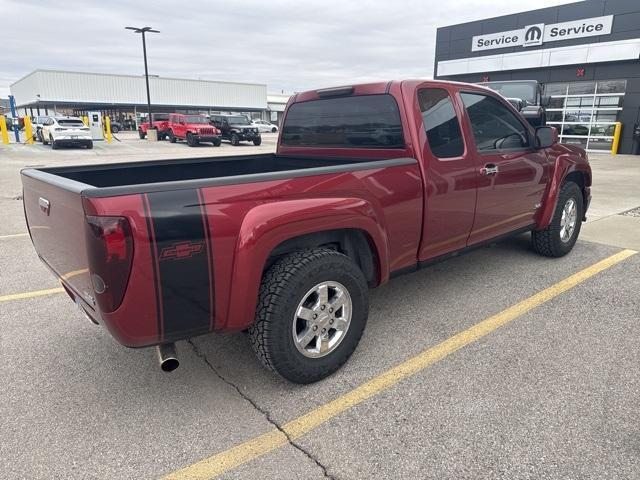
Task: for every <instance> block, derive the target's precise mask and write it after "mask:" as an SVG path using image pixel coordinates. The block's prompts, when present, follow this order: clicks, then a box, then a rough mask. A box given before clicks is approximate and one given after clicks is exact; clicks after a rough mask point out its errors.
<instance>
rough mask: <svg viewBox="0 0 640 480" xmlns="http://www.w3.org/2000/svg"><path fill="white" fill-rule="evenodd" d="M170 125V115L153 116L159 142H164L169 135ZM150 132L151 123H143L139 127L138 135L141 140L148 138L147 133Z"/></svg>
mask: <svg viewBox="0 0 640 480" xmlns="http://www.w3.org/2000/svg"><path fill="white" fill-rule="evenodd" d="M168 123H169V114H168V113H154V114H153V127H154V128H155V129H156V130H158V140H164V138H165V137H166V135H167V129H168V126H167V125H168ZM148 130H149V121H148V120H147V121H145V122H141V123H140V124H139V125H138V135H139V136H140V138H145V137H146V136H147V131H148Z"/></svg>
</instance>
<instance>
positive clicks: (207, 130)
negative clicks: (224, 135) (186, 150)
mask: <svg viewBox="0 0 640 480" xmlns="http://www.w3.org/2000/svg"><path fill="white" fill-rule="evenodd" d="M167 137H168V138H169V141H170V142H171V143H175V142H176V141H178V140H186V141H187V144H188V145H189V146H190V147H195V146H196V145H198V144H199V143H202V142H211V143H213V146H214V147H219V146H220V143H222V141H221V138H220V130H218V129H217V128H216V127H214V126H213V125H211V124H209V118H208V117H207V116H205V115H183V114H180V113H172V114H171V115H169V121H168V122H167Z"/></svg>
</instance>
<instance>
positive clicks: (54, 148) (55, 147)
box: [49, 137, 58, 150]
mask: <svg viewBox="0 0 640 480" xmlns="http://www.w3.org/2000/svg"><path fill="white" fill-rule="evenodd" d="M49 141H50V142H51V148H52V149H53V150H57V149H58V143H57V142H56V141H55V140H54V139H53V138H51V137H49Z"/></svg>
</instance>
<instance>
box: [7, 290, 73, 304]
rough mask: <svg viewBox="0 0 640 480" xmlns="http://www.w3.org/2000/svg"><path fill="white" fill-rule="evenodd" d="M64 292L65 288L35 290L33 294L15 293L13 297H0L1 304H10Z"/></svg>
mask: <svg viewBox="0 0 640 480" xmlns="http://www.w3.org/2000/svg"><path fill="white" fill-rule="evenodd" d="M62 292H64V288H48V289H46V290H34V291H32V292H22V293H14V294H12V295H3V296H0V302H10V301H11V300H22V299H25V298H34V297H42V296H44V295H53V294H55V293H62Z"/></svg>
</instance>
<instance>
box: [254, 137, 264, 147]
mask: <svg viewBox="0 0 640 480" xmlns="http://www.w3.org/2000/svg"><path fill="white" fill-rule="evenodd" d="M261 143H262V138H256V139H255V140H254V141H253V144H254V145H255V146H256V147H259V146H260V144H261Z"/></svg>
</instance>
